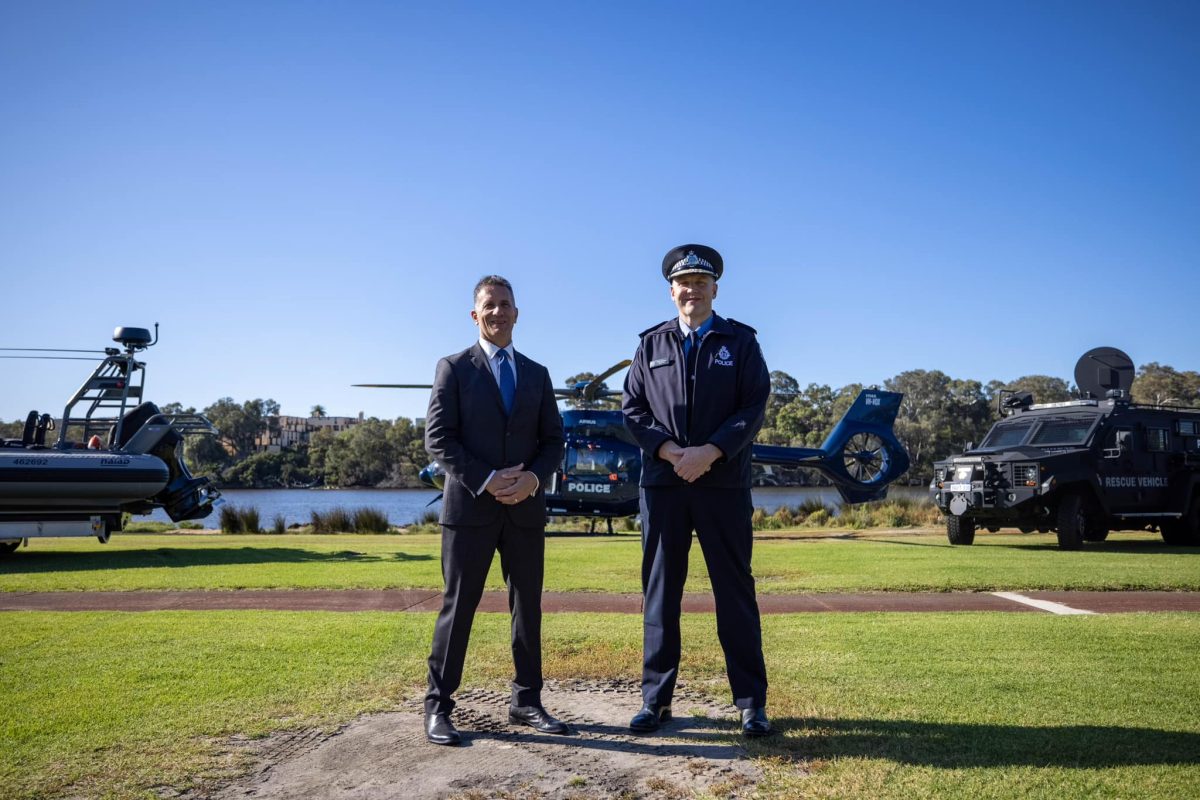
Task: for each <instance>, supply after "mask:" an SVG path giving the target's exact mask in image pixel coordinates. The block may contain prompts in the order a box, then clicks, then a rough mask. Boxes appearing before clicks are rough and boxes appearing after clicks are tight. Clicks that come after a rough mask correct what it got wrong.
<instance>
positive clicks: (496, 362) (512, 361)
mask: <svg viewBox="0 0 1200 800" xmlns="http://www.w3.org/2000/svg"><path fill="white" fill-rule="evenodd" d="M479 346H480V347H482V348H483V354H484V355H486V356H487V362H488V367H490V368H491V370H492V377H493V378H495V379H496V386H499V385H500V365H501V363H502V362H501V361H500V359H498V358H496V354H497V353H499V352H500V351H501V350H504V352H505V353H507V354H508V369H510V370H512V376H513V386H514V387H515V386H516V385H517V351H516V350H514V349H513V346H512V342H509V343H508V346H507V347H504V348H501V347H498V346H496V345H494V344H492V343H491V342H489V341H488V340H487V339H484V338H483V337H482V336H480V337H479ZM529 474H530V475H533V493H534V494H537V490H538V487H540V486H541V485H542V482H541V481H540V480H539V479H538V476H537V475H534V474H533V473H532V472H530V473H529ZM495 475H496V470H492V471H491V472H490V473H489V474H488V476H487V480H485V481H484V482H483V484H482V485H481V486H480V487H479V489H478V490H476V492H475V496H476V497H478V496H479V495H481V494H483V493H484V492H485V491H487V485H488V484H489V483H491V482H492V478H493V477H495Z"/></svg>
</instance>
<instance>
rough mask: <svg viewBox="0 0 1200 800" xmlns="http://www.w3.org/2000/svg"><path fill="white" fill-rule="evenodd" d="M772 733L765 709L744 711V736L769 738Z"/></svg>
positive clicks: (747, 709)
mask: <svg viewBox="0 0 1200 800" xmlns="http://www.w3.org/2000/svg"><path fill="white" fill-rule="evenodd" d="M770 733H771V722H770V720H768V719H767V710H766V709H765V708H743V709H742V735H743V736H751V737H754V736H767V735H769V734H770Z"/></svg>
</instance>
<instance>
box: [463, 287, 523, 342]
mask: <svg viewBox="0 0 1200 800" xmlns="http://www.w3.org/2000/svg"><path fill="white" fill-rule="evenodd" d="M471 319H473V320H474V321H475V324H476V325H478V326H479V333H480V334H481V335H482V336H483V338H484V339H487V340H488V341H489V342H491V343H492V344H494V345H496V346H497V347H508V345H509V343H510V342H512V329H513V326H514V325H516V324H517V306H516V304H515V303H514V302H513V296H512V292H510V291H509V290H508V289H505V288H504V287H503V286H484V287H483V288H482V289H480V290H479V293H478V294H476V295H475V308H473V309H471Z"/></svg>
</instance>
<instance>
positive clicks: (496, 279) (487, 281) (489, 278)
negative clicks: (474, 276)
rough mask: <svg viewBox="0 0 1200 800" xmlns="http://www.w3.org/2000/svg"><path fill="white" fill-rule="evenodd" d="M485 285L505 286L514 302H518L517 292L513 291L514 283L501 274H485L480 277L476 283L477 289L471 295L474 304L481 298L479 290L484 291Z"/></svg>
mask: <svg viewBox="0 0 1200 800" xmlns="http://www.w3.org/2000/svg"><path fill="white" fill-rule="evenodd" d="M485 286H503V287H504V288H505V289H508V293H509V294H511V295H512V298H513V302H514V303H516V302H517V293H516V292H514V291H513V288H512V284H511V283H509V282H508V281H507V280H506V279H505V278H501V277H500V276H499V275H484V276H483V277H482V278H480V279H479V283H477V284H475V291H474V293H473V294H472V295H471V303H472V305H473V304H474V303H475V301H476V300H478V299H479V292H480V291H482V290H483V287H485Z"/></svg>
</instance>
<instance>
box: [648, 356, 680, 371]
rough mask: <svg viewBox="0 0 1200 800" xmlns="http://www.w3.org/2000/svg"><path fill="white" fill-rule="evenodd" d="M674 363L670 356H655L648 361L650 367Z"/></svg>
mask: <svg viewBox="0 0 1200 800" xmlns="http://www.w3.org/2000/svg"><path fill="white" fill-rule="evenodd" d="M674 363H675V360H674V359H672V358H656V359H654V360H653V361H651V362H650V369H654V368H656V367H665V366H667V365H668V364H674Z"/></svg>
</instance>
